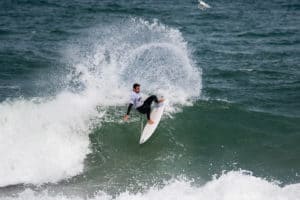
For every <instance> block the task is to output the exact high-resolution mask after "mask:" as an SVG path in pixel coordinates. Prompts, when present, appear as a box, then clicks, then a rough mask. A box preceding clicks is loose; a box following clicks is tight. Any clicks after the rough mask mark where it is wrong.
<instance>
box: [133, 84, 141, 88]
mask: <svg viewBox="0 0 300 200" xmlns="http://www.w3.org/2000/svg"><path fill="white" fill-rule="evenodd" d="M140 86H141V85H140V84H138V83H135V84H133V86H132V87H133V89H135V88H136V87H140Z"/></svg>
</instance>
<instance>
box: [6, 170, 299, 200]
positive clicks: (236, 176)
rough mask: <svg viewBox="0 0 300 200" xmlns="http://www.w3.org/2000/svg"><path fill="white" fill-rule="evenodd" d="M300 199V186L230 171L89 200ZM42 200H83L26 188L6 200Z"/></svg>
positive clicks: (99, 193) (99, 195) (97, 195)
mask: <svg viewBox="0 0 300 200" xmlns="http://www.w3.org/2000/svg"><path fill="white" fill-rule="evenodd" d="M299 196H300V184H291V185H287V186H284V187H280V186H279V185H278V184H277V183H276V182H268V181H267V180H264V179H261V178H258V177H255V176H252V175H251V173H249V172H245V171H231V172H228V173H225V174H223V175H221V176H220V177H219V178H215V179H213V180H211V181H209V182H207V183H206V184H205V185H203V186H200V187H199V186H198V187H197V186H193V185H192V184H191V183H190V182H188V181H184V180H173V181H171V182H170V183H167V184H166V185H165V186H164V187H162V188H159V187H152V188H150V189H149V190H147V191H145V192H144V193H136V194H132V193H129V192H124V193H121V194H119V195H117V196H116V197H112V196H110V195H109V194H107V193H105V192H102V191H98V192H97V193H96V194H95V195H93V197H90V198H87V199H89V200H100V199H101V200H103V199H104V200H111V199H116V200H127V199H136V200H143V199H161V198H162V197H163V198H164V199H166V200H169V199H170V200H171V199H182V200H191V199H202V200H211V199H215V200H235V199H236V200H261V199H264V200H274V199H276V200H296V199H298V197H299ZM15 199H18V200H23V199H33V200H34V199H43V200H52V199H56V200H60V199H64V200H80V199H86V198H81V197H74V196H66V195H63V194H58V195H57V194H56V195H52V194H51V193H49V192H47V191H43V192H34V191H33V190H30V189H27V190H25V191H24V192H22V193H20V194H18V196H17V197H6V198H4V199H3V200H15Z"/></svg>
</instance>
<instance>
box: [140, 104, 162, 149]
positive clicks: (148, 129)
mask: <svg viewBox="0 0 300 200" xmlns="http://www.w3.org/2000/svg"><path fill="white" fill-rule="evenodd" d="M167 104H168V100H167V99H165V100H164V101H163V102H161V103H159V104H157V105H156V106H155V107H154V108H153V109H152V111H151V114H150V118H151V120H153V121H154V123H153V124H148V123H146V126H145V128H144V130H143V132H142V134H141V138H140V144H143V143H144V142H146V141H147V140H148V139H149V138H150V137H151V135H152V134H153V133H154V131H155V129H156V128H157V125H158V124H159V122H160V119H161V116H162V114H163V112H164V109H165V107H166V105H167Z"/></svg>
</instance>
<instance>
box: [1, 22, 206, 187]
mask: <svg viewBox="0 0 300 200" xmlns="http://www.w3.org/2000/svg"><path fill="white" fill-rule="evenodd" d="M64 56H65V59H66V60H68V62H69V66H68V67H66V68H67V70H68V71H69V73H68V75H67V76H66V77H63V78H64V81H65V82H66V85H67V86H66V88H65V89H63V90H62V91H61V92H58V94H57V95H56V96H51V97H47V98H45V97H43V98H31V99H24V98H17V99H13V100H6V101H4V102H2V103H0V113H1V115H0V132H1V134H0V144H1V145H0V163H1V164H0V177H1V179H0V187H3V186H7V185H14V184H19V183H30V184H43V183H47V182H57V181H60V180H63V179H67V178H69V177H72V176H75V175H77V174H80V173H82V172H83V169H84V163H83V162H84V159H85V157H86V155H87V154H88V153H89V152H90V149H89V143H90V141H89V137H88V134H89V133H90V132H91V129H92V128H93V123H100V122H99V121H100V120H97V119H102V118H103V116H105V110H106V109H105V108H106V107H108V106H122V105H125V104H126V102H127V98H128V95H129V92H130V90H131V85H132V83H134V82H139V83H141V85H142V90H143V91H144V93H145V94H150V93H152V92H153V91H155V92H156V94H157V95H161V96H164V97H166V98H169V99H170V102H171V104H170V108H169V110H170V111H172V110H174V109H175V108H176V106H175V105H178V104H180V105H182V104H188V103H190V102H191V101H192V99H193V98H197V97H198V96H199V95H200V92H201V87H202V86H201V72H200V71H199V70H198V69H197V68H196V67H195V66H194V63H193V62H192V60H191V59H190V55H189V51H188V47H187V43H186V42H185V41H184V39H183V37H182V35H181V33H180V31H179V30H177V29H173V28H170V27H167V26H165V25H163V24H161V23H159V22H157V21H154V22H148V21H144V20H140V19H129V20H124V21H121V22H116V23H115V24H110V25H101V26H99V27H97V28H92V29H89V30H87V33H86V35H84V36H83V37H80V38H77V39H74V40H73V41H72V42H71V44H70V45H69V46H68V47H67V48H66V49H65V55H64ZM56 78H57V77H56ZM99 107H100V108H101V109H98V108H99ZM175 110H176V109H175ZM97 126H100V125H99V124H97Z"/></svg>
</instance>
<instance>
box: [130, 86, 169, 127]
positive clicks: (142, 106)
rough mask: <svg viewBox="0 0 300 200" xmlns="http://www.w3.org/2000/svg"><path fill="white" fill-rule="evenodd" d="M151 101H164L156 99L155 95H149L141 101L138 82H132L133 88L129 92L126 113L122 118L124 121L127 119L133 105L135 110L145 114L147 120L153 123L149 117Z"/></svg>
mask: <svg viewBox="0 0 300 200" xmlns="http://www.w3.org/2000/svg"><path fill="white" fill-rule="evenodd" d="M153 101H154V102H155V103H161V102H163V101H164V99H157V97H156V96H155V95H151V96H149V97H148V98H147V99H146V100H145V101H144V102H143V101H142V97H141V95H140V84H138V83H135V84H133V89H132V92H131V94H130V102H129V105H128V109H127V113H126V115H125V116H124V120H125V121H127V120H128V118H129V113H130V110H131V108H132V106H134V108H135V109H136V110H137V111H139V112H140V113H142V114H146V115H147V120H148V123H149V124H153V123H154V121H153V120H151V119H150V113H151V104H152V102H153Z"/></svg>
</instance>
